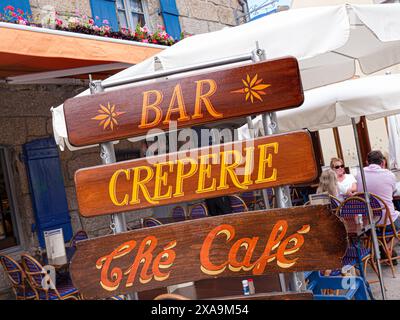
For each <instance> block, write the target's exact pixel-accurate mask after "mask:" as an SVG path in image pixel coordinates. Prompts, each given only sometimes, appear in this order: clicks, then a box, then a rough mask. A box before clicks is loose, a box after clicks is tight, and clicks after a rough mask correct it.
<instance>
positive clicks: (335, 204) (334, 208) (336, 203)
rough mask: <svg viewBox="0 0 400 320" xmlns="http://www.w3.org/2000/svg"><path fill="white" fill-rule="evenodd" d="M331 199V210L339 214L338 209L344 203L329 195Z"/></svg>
mask: <svg viewBox="0 0 400 320" xmlns="http://www.w3.org/2000/svg"><path fill="white" fill-rule="evenodd" d="M329 198H330V199H331V209H332V211H333V212H334V213H335V214H337V209H338V208H339V206H340V205H341V203H342V202H341V201H340V200H339V199H338V198H336V197H334V196H332V195H329Z"/></svg>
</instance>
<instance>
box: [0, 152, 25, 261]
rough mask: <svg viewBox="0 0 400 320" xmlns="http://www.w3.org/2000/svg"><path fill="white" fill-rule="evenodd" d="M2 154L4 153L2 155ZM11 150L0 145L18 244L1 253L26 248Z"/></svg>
mask: <svg viewBox="0 0 400 320" xmlns="http://www.w3.org/2000/svg"><path fill="white" fill-rule="evenodd" d="M1 154H2V155H1ZM10 155H11V150H10V148H9V147H6V146H4V145H0V162H1V164H2V168H3V170H4V172H3V174H4V182H5V185H6V192H7V194H8V195H9V197H10V199H9V201H10V208H11V217H12V222H13V232H14V233H15V237H16V239H17V244H16V245H15V246H12V247H9V248H6V249H3V250H0V252H1V253H5V254H10V253H15V252H20V251H23V248H25V240H24V239H25V238H24V236H23V233H22V230H23V229H22V224H21V218H20V213H19V210H18V204H17V193H16V190H15V182H14V173H13V170H12V166H11V157H10Z"/></svg>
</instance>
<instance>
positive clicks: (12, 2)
mask: <svg viewBox="0 0 400 320" xmlns="http://www.w3.org/2000/svg"><path fill="white" fill-rule="evenodd" d="M7 6H13V7H14V8H15V13H17V12H16V11H17V9H21V10H22V11H24V12H25V14H24V16H25V18H27V16H26V13H28V14H31V13H32V11H31V5H30V4H29V0H0V13H1V14H3V13H4V8H5V7H7Z"/></svg>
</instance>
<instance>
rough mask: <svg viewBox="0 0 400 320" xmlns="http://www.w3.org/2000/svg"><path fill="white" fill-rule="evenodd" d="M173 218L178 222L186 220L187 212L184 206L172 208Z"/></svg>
mask: <svg viewBox="0 0 400 320" xmlns="http://www.w3.org/2000/svg"><path fill="white" fill-rule="evenodd" d="M171 216H172V218H174V219H176V220H185V218H186V210H185V208H184V207H182V206H175V207H173V208H172V213H171Z"/></svg>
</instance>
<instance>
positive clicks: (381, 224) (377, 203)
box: [356, 192, 400, 278]
mask: <svg viewBox="0 0 400 320" xmlns="http://www.w3.org/2000/svg"><path fill="white" fill-rule="evenodd" d="M369 195H370V203H371V209H372V212H373V214H374V216H375V214H379V215H380V217H384V218H383V219H379V220H377V221H376V233H377V238H378V243H379V246H380V247H381V248H382V250H383V251H384V253H385V255H386V257H385V258H381V259H380V260H379V262H385V263H389V265H390V268H391V270H392V275H393V278H395V277H396V275H395V269H394V265H393V260H398V259H400V256H399V255H396V256H393V251H394V250H393V249H394V244H395V243H394V241H395V239H398V240H400V234H399V232H398V231H397V230H396V227H395V225H394V222H393V220H392V215H391V214H390V210H389V208H388V206H387V204H386V203H385V201H384V200H383V199H382V198H380V197H379V196H377V195H376V194H373V193H369ZM356 196H358V197H361V198H363V199H365V194H364V193H362V192H360V193H357V194H356ZM389 225H390V226H391V230H390V229H389V230H388V226H389Z"/></svg>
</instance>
